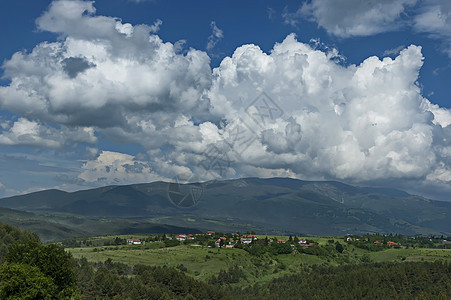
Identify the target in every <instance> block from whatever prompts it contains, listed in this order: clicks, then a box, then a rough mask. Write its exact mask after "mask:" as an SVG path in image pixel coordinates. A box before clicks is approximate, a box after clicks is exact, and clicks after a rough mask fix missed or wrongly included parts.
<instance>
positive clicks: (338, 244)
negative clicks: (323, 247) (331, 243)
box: [335, 242, 344, 253]
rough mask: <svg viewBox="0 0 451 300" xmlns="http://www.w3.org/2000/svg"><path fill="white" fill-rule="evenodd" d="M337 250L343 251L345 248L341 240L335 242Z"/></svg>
mask: <svg viewBox="0 0 451 300" xmlns="http://www.w3.org/2000/svg"><path fill="white" fill-rule="evenodd" d="M335 250H337V251H338V252H340V253H343V250H344V248H343V245H342V244H340V242H336V243H335Z"/></svg>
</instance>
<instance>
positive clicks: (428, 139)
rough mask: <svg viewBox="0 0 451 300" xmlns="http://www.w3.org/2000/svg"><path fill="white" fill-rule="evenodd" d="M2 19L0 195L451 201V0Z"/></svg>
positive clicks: (192, 7) (139, 6) (84, 10)
mask: <svg viewBox="0 0 451 300" xmlns="http://www.w3.org/2000/svg"><path fill="white" fill-rule="evenodd" d="M0 14H1V15H0V22H1V23H0V28H2V30H1V31H0V41H1V42H0V45H1V46H0V58H1V60H2V61H3V65H2V68H1V70H0V72H1V74H2V75H3V77H2V79H1V81H0V83H1V87H0V109H1V111H0V124H1V127H0V162H1V167H0V195H3V196H7V195H13V194H18V193H24V192H29V191H35V190H39V189H46V188H59V189H64V190H77V189H85V188H89V187H94V186H102V185H106V184H127V183H135V182H148V181H153V180H170V179H171V178H173V177H174V176H176V175H180V174H185V176H186V177H187V178H188V179H189V180H193V179H195V180H208V179H221V178H235V177H240V176H241V177H245V176H261V177H272V176H284V177H285V176H286V177H294V178H300V179H306V180H309V179H311V180H339V181H342V182H347V183H351V184H359V185H371V186H392V187H397V188H401V189H405V190H408V191H409V192H412V193H416V194H421V195H425V196H429V197H432V198H436V199H441V200H450V199H449V195H450V192H451V189H450V188H449V186H450V181H451V161H450V158H449V157H450V156H451V155H450V154H451V145H450V141H451V125H450V123H451V112H450V108H451V98H450V96H449V95H450V89H451V87H450V85H449V81H450V79H451V68H450V67H451V64H450V62H451V5H450V4H449V3H448V2H447V1H440V0H433V1H417V0H392V1H379V2H378V3H377V4H376V5H372V4H366V3H362V1H357V0H348V1H332V0H313V1H258V2H257V1H228V2H213V1H196V2H194V3H192V2H187V1H161V0H154V1H131V0H112V1H104V0H98V1H95V2H90V1H30V0H28V1H24V0H21V1H9V2H7V3H3V6H2V10H1V12H0ZM142 24H144V25H146V26H142ZM411 45H412V46H411ZM384 58H385V59H384ZM262 95H263V96H262ZM268 105H269V106H272V108H274V110H273V112H274V113H275V114H274V115H272V114H271V113H267V114H262V111H263V110H264V109H266V108H268V107H269V106H268ZM268 112H270V111H268ZM276 112H277V114H276ZM256 116H257V117H256ZM235 131H236V132H240V133H242V132H244V135H243V136H242V137H240V138H237V137H236V136H233V133H234V132H235Z"/></svg>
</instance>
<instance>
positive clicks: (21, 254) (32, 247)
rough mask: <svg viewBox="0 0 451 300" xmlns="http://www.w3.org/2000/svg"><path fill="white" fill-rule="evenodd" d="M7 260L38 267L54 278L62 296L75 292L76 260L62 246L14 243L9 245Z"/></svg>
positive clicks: (43, 272)
mask: <svg viewBox="0 0 451 300" xmlns="http://www.w3.org/2000/svg"><path fill="white" fill-rule="evenodd" d="M6 261H7V262H9V263H14V264H26V265H30V266H34V267H37V268H38V269H39V270H40V272H42V274H44V276H46V277H49V278H51V279H52V280H53V283H54V284H55V286H56V288H57V292H58V293H59V297H60V298H65V297H70V296H71V295H72V294H73V293H74V292H75V283H76V277H75V274H74V271H73V268H74V261H73V259H72V256H71V255H70V253H67V252H65V251H64V249H63V248H62V247H59V246H57V245H54V244H51V245H47V246H43V245H40V244H38V243H36V242H28V243H26V244H13V245H11V246H10V247H9V251H8V254H7V256H6Z"/></svg>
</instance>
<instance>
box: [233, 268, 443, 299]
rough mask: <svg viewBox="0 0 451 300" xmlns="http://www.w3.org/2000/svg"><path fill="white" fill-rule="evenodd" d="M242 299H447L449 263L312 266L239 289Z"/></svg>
mask: <svg viewBox="0 0 451 300" xmlns="http://www.w3.org/2000/svg"><path fill="white" fill-rule="evenodd" d="M240 295H241V297H242V298H244V299H406V300H407V299H409V300H410V299H443V300H445V299H450V298H451V264H449V263H445V262H434V263H431V262H421V263H420V262H415V263H413V262H411V263H379V264H359V265H345V266H339V267H324V266H313V267H311V268H304V269H303V270H301V271H300V272H299V273H298V274H294V275H287V276H283V277H280V278H277V279H273V280H272V281H271V282H269V283H267V284H264V285H257V286H254V287H251V288H247V289H244V290H243V291H241V294H240Z"/></svg>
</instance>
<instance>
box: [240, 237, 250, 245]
mask: <svg viewBox="0 0 451 300" xmlns="http://www.w3.org/2000/svg"><path fill="white" fill-rule="evenodd" d="M240 241H241V244H250V243H252V239H250V238H241V239H240Z"/></svg>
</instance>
